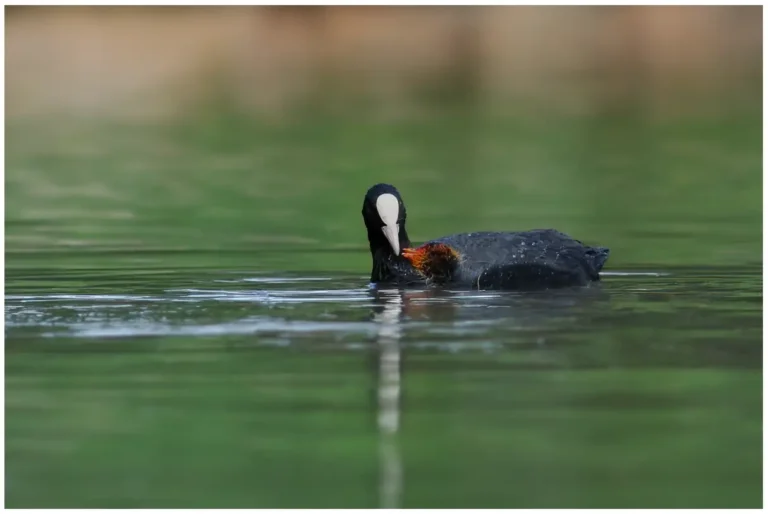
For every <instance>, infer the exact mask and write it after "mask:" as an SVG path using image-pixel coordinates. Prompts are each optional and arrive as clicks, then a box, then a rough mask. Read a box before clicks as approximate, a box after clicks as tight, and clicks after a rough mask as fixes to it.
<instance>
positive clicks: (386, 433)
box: [374, 290, 403, 509]
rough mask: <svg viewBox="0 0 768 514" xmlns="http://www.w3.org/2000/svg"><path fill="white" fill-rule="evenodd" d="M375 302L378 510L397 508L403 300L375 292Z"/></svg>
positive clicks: (396, 295)
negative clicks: (378, 460)
mask: <svg viewBox="0 0 768 514" xmlns="http://www.w3.org/2000/svg"><path fill="white" fill-rule="evenodd" d="M376 296H377V301H378V302H382V303H383V307H378V308H377V309H376V311H377V312H375V313H374V319H375V320H376V321H377V322H378V323H379V330H378V334H377V343H378V357H379V358H378V361H379V369H378V384H377V392H378V410H377V414H378V416H377V421H378V429H379V455H380V467H379V477H380V478H379V507H380V508H383V509H395V508H399V507H400V497H401V495H402V488H403V469H402V462H401V460H400V449H399V447H398V441H397V433H398V429H399V428H400V336H401V333H402V327H401V325H400V318H401V316H402V311H403V298H402V296H401V293H400V291H398V290H390V291H377V294H376Z"/></svg>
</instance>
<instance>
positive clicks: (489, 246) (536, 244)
mask: <svg viewBox="0 0 768 514" xmlns="http://www.w3.org/2000/svg"><path fill="white" fill-rule="evenodd" d="M405 219H406V211H405V204H404V203H403V199H402V197H401V196H400V193H399V192H398V191H397V189H396V188H395V187H394V186H391V185H389V184H376V185H375V186H373V187H372V188H370V189H369V190H368V192H367V193H366V195H365V200H364V201H363V220H364V221H365V226H366V228H367V229H368V242H369V243H370V247H371V256H372V258H373V269H372V271H371V282H374V283H386V284H394V285H409V284H421V285H424V284H437V285H449V286H451V287H469V288H473V289H540V288H553V287H568V286H581V285H586V284H588V283H590V282H593V281H597V280H600V274H599V272H600V269H601V268H602V267H603V264H605V261H606V260H607V259H608V253H609V250H608V248H600V247H591V246H586V245H584V244H582V243H581V242H580V241H577V240H575V239H572V238H570V237H569V236H567V235H565V234H563V233H561V232H558V231H556V230H550V229H546V230H530V231H527V232H472V233H468V234H455V235H452V236H446V237H442V238H440V239H435V240H432V241H429V242H427V243H424V244H423V245H421V246H419V247H418V248H412V247H411V241H410V239H409V238H408V232H407V231H406V229H405Z"/></svg>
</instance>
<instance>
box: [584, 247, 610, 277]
mask: <svg viewBox="0 0 768 514" xmlns="http://www.w3.org/2000/svg"><path fill="white" fill-rule="evenodd" d="M610 253H611V251H610V250H609V249H608V248H604V247H597V248H590V249H589V250H587V256H588V257H589V258H590V260H591V263H592V269H593V270H594V272H595V274H597V273H598V272H599V271H600V270H601V269H603V266H604V265H605V261H607V260H608V256H609V255H610Z"/></svg>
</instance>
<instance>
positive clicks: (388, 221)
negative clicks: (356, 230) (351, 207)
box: [363, 184, 411, 281]
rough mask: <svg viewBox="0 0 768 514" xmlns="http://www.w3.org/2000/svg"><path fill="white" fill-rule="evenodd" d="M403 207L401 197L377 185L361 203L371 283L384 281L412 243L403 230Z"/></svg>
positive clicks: (401, 260) (390, 188) (390, 189)
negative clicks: (369, 257) (369, 251)
mask: <svg viewBox="0 0 768 514" xmlns="http://www.w3.org/2000/svg"><path fill="white" fill-rule="evenodd" d="M405 217H406V214H405V204H404V203H403V198H402V197H401V196H400V193H399V192H398V191H397V189H395V187H394V186H390V185H389V184H376V185H375V186H373V187H372V188H370V189H369V190H368V192H367V193H366V194H365V200H363V221H365V228H366V229H368V242H369V243H370V246H371V256H372V257H373V273H372V277H371V279H372V280H373V281H380V280H385V279H386V275H388V274H389V273H390V271H392V269H393V268H396V267H397V265H398V264H399V265H400V266H405V265H406V264H407V263H406V261H405V260H404V259H403V258H402V257H400V254H401V252H402V251H403V248H408V247H409V246H410V245H411V241H410V240H409V239H408V233H407V232H406V230H405Z"/></svg>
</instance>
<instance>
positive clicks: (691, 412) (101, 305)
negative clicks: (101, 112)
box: [5, 111, 762, 508]
mask: <svg viewBox="0 0 768 514" xmlns="http://www.w3.org/2000/svg"><path fill="white" fill-rule="evenodd" d="M6 136H7V145H6V151H7V157H6V184H5V187H6V189H5V190H6V212H5V214H6V227H5V228H6V239H5V243H6V268H5V279H6V289H5V340H6V344H5V363H6V364H5V377H6V378H5V380H6V381H5V394H6V396H5V401H6V407H5V409H6V410H5V413H6V416H5V428H6V432H5V448H6V458H5V459H6V460H5V470H6V474H5V476H6V483H5V490H6V501H7V505H8V506H9V507H136V508H139V507H264V508H266V507H368V508H376V507H446V508H457V507H469V508H471V507H478V508H479V507H499V508H521V507H670V508H671V507H759V506H761V504H762V469H761V464H762V410H761V401H762V397H761V391H762V373H761V372H762V344H761V342H762V328H761V327H762V265H761V264H762V259H761V247H762V241H761V233H762V232H761V231H762V227H761V208H762V206H761V193H760V191H761V187H760V186H761V159H762V156H761V132H760V116H759V111H756V112H755V113H752V112H747V113H743V112H741V111H739V112H738V113H737V114H734V115H733V116H721V117H717V118H711V117H710V118H708V117H704V116H702V117H699V118H680V119H672V120H666V121H653V120H650V119H645V118H637V119H635V118H630V119H626V118H621V119H618V120H617V119H612V118H610V117H608V118H597V117H594V118H592V117H583V116H582V117H571V118H562V119H551V118H547V117H541V118H538V117H534V118H531V119H516V118H502V117H497V118H494V117H492V116H483V117H479V116H474V115H469V114H467V113H466V112H459V113H453V114H451V113H436V114H433V115H429V116H423V117H422V118H417V119H412V120H409V121H407V122H405V121H386V120H385V121H373V120H372V119H369V118H365V119H362V120H360V119H354V118H342V117H335V116H327V117H320V119H317V118H313V119H312V121H311V122H309V121H291V122H287V121H282V122H271V123H267V122H255V121H252V120H247V119H243V118H241V117H238V116H231V115H230V116H225V115H218V116H212V117H211V116H202V117H200V118H199V119H197V118H195V119H192V120H190V121H188V122H187V123H185V124H182V125H179V124H169V125H167V126H151V127H145V126H131V125H123V126H118V125H106V126H105V125H88V124H73V126H67V127H48V128H46V129H45V130H42V129H39V128H35V127H30V126H26V125H16V126H11V127H10V128H8V129H7V131H6ZM380 181H386V182H391V183H393V184H395V185H397V186H398V188H399V189H400V190H401V192H402V194H403V197H404V198H405V201H406V204H407V206H408V216H409V218H408V226H409V234H410V235H411V237H412V238H413V239H414V240H416V241H421V240H425V239H427V238H431V237H437V236H441V235H445V234H449V233H454V232H460V231H469V230H519V229H529V228H538V227H553V228H558V229H560V230H562V231H565V232H567V233H569V234H571V235H573V236H574V237H577V238H579V239H582V240H584V241H585V242H588V243H595V244H600V245H604V246H608V247H610V248H611V250H612V254H611V258H610V260H609V261H608V264H607V265H606V268H605V270H604V271H605V274H604V276H603V279H602V281H601V283H600V284H599V285H597V286H595V287H590V288H585V289H581V290H566V291H549V292H537V293H525V294H523V293H515V292H504V293H500V292H494V293H490V292H482V291H435V290H411V291H398V290H390V289H372V288H370V287H369V286H368V281H367V279H368V273H369V272H370V268H369V266H370V257H369V255H368V253H367V244H366V240H365V235H364V229H363V226H362V220H361V217H360V208H361V205H362V197H363V194H364V192H365V190H366V189H367V187H369V186H370V185H372V184H373V183H376V182H380Z"/></svg>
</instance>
